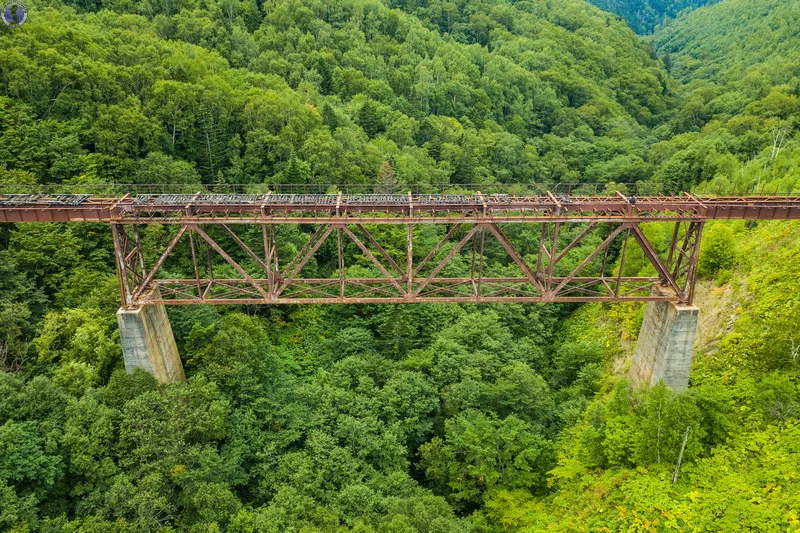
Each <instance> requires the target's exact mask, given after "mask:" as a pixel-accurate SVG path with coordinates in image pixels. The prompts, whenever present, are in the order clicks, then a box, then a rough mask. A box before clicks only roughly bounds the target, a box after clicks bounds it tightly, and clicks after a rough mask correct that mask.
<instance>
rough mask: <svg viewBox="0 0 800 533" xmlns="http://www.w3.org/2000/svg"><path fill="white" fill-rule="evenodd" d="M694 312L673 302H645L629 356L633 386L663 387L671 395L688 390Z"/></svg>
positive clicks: (694, 324) (691, 306)
mask: <svg viewBox="0 0 800 533" xmlns="http://www.w3.org/2000/svg"><path fill="white" fill-rule="evenodd" d="M697 314H698V309H697V307H695V306H693V305H681V304H676V303H673V302H649V303H648V304H647V309H646V310H645V313H644V322H642V329H641V331H640V332H639V340H638V342H637V343H636V350H635V351H634V353H633V363H632V364H631V371H630V378H631V380H632V381H633V383H634V384H635V385H639V384H642V383H649V384H651V385H654V384H656V383H657V382H658V381H664V383H665V384H666V385H667V386H668V387H669V388H670V389H672V390H673V391H676V392H678V391H683V390H686V389H687V388H688V387H689V369H690V367H691V366H692V355H693V352H694V338H695V334H696V333H697Z"/></svg>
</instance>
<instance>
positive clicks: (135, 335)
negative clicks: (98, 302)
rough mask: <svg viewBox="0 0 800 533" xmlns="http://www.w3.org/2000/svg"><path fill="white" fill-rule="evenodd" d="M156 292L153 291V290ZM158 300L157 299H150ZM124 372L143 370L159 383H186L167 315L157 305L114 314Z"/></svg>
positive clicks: (137, 307) (164, 310)
mask: <svg viewBox="0 0 800 533" xmlns="http://www.w3.org/2000/svg"><path fill="white" fill-rule="evenodd" d="M156 290H157V289H156ZM153 296H154V297H157V298H156V299H158V298H160V295H153ZM117 323H118V324H119V335H120V340H121V341H122V356H123V357H124V359H125V370H127V371H128V372H132V371H133V369H134V368H137V367H138V368H143V369H145V370H147V371H148V372H150V373H152V374H153V376H155V378H156V379H157V380H158V381H159V382H161V383H169V382H172V381H186V375H185V374H184V372H183V364H182V363H181V358H180V355H179V354H178V347H177V345H176V344H175V337H174V335H173V334H172V326H170V323H169V318H168V317H167V311H166V309H165V308H164V306H163V305H160V304H146V305H138V306H135V307H132V308H124V307H123V308H121V309H120V310H119V311H117Z"/></svg>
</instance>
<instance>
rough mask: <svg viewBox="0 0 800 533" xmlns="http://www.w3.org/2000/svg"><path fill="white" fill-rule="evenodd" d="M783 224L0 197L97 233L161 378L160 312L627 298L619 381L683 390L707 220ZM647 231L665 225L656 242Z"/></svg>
mask: <svg viewBox="0 0 800 533" xmlns="http://www.w3.org/2000/svg"><path fill="white" fill-rule="evenodd" d="M790 219H795V220H796V219H800V197H796V196H741V197H722V196H715V197H704V196H702V197H701V196H694V195H690V194H683V195H679V196H677V195H676V196H628V195H625V194H622V193H619V192H617V193H616V194H612V195H590V196H578V195H567V194H555V193H552V192H549V191H544V192H542V193H540V194H523V195H511V194H481V193H480V192H477V191H475V192H472V193H464V194H456V193H442V194H439V193H411V192H409V193H405V194H374V193H372V194H345V193H343V192H337V193H334V194H285V193H276V192H266V193H263V194H245V193H237V194H215V193H208V192H196V193H192V194H174V193H173V194H136V195H131V194H125V195H119V196H103V195H92V194H52V193H51V194H48V193H28V194H3V193H0V223H15V222H51V223H53V222H55V223H77V222H84V223H86V222H91V223H106V224H109V225H110V227H111V233H112V235H113V242H114V251H115V259H116V268H117V275H118V278H119V290H120V301H121V305H122V307H121V309H120V311H119V312H118V322H119V327H120V334H121V339H122V346H123V354H124V358H125V365H126V368H128V369H129V370H130V369H132V368H134V367H137V366H141V367H144V368H146V369H148V370H150V371H152V372H153V373H154V374H155V376H156V377H157V378H158V379H159V380H161V381H172V380H176V379H185V378H184V372H183V367H182V364H181V360H180V357H179V354H178V350H177V347H176V345H175V340H174V337H173V335H172V330H171V327H170V324H169V321H168V319H167V314H166V310H165V306H167V305H194V304H272V305H274V304H345V303H358V304H364V303H373V304H374V303H389V304H399V303H429V302H456V303H457V302H475V303H500V302H524V303H530V302H592V301H599V302H624V301H637V302H648V306H647V310H646V313H645V319H644V323H643V325H642V329H641V332H640V336H639V341H638V343H637V347H636V351H635V354H634V360H633V363H632V367H631V377H632V379H633V380H634V381H635V382H648V383H654V382H656V381H658V380H664V381H665V382H666V383H667V385H669V386H670V387H671V388H673V389H675V390H680V389H683V388H685V387H687V386H688V378H689V366H690V364H691V359H692V349H693V344H694V337H695V330H696V325H697V314H698V309H697V308H696V307H694V306H693V305H692V300H693V295H694V286H695V281H696V277H697V264H698V256H699V250H700V242H701V238H702V234H703V227H704V224H705V222H706V221H708V220H790ZM651 222H662V223H667V224H669V225H670V232H669V237H668V239H667V240H668V242H667V243H666V244H664V243H663V242H657V243H656V242H653V240H652V239H651V238H649V237H648V235H647V232H646V231H645V230H644V227H643V224H646V223H651ZM155 225H157V226H158V228H157V230H156V228H152V227H151V226H155ZM292 227H294V228H292ZM645 227H646V226H645ZM432 235H433V236H434V238H433V239H432V238H431V236H432ZM303 236H305V237H303ZM309 236H310V237H309ZM422 237H425V238H424V239H423V238H422ZM306 238H307V239H306ZM298 239H300V241H298ZM303 241H304V242H303ZM347 250H350V255H349V256H348V253H347ZM353 252H354V253H355V254H357V255H358V256H360V257H359V259H360V261H359V265H361V268H350V267H353V266H354V265H351V264H348V262H347V261H346V259H347V258H348V257H350V258H351V259H352V257H353ZM321 256H324V259H326V260H327V261H328V262H329V263H333V264H335V265H336V266H337V268H336V269H335V270H334V271H333V272H330V273H328V275H321V274H320V273H319V272H318V270H317V269H316V268H314V266H315V264H316V263H315V262H314V261H312V259H314V258H315V257H317V258H319V257H321ZM489 256H491V257H492V258H494V259H495V260H497V258H498V257H499V258H501V262H502V263H503V264H504V265H505V266H504V268H503V269H502V270H501V271H498V270H497V269H496V268H494V269H492V268H490V266H489V265H488V264H487V257H489ZM631 257H634V258H635V261H637V267H636V268H635V271H632V272H629V269H627V268H626V266H627V264H628V262H629V261H631ZM351 262H352V261H351ZM642 262H644V264H646V265H648V266H649V268H645V269H642V268H641V264H642ZM363 265H367V266H366V267H364V266H363ZM641 272H646V273H647V274H641Z"/></svg>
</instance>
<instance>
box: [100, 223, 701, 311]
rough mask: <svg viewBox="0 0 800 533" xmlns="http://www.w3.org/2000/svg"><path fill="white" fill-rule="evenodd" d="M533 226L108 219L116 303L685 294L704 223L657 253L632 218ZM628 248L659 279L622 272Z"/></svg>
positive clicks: (684, 227) (605, 298)
mask: <svg viewBox="0 0 800 533" xmlns="http://www.w3.org/2000/svg"><path fill="white" fill-rule="evenodd" d="M537 222H538V223H539V225H540V226H541V231H539V230H538V227H537V230H536V231H535V232H533V233H531V232H523V233H521V234H520V232H514V234H512V233H511V232H510V230H511V229H512V228H513V227H512V226H506V227H503V226H501V225H500V224H497V223H494V222H480V223H474V224H470V223H461V222H459V223H456V224H452V225H448V226H445V227H442V228H440V230H439V232H438V235H439V236H438V237H437V238H436V239H435V240H432V239H431V238H430V235H428V238H426V239H425V240H424V245H423V243H422V242H421V241H420V239H419V238H418V237H417V236H415V229H417V230H419V231H421V230H422V228H417V227H416V226H415V225H414V224H409V225H408V227H407V230H405V231H403V233H407V234H406V235H404V236H403V237H402V239H401V240H398V235H397V233H398V232H396V231H395V232H388V233H387V232H386V231H384V230H382V229H381V228H382V227H383V226H380V225H374V226H365V225H362V224H351V223H342V222H339V221H337V222H336V223H318V224H316V225H315V227H314V228H313V234H311V235H309V234H308V233H306V238H307V239H308V240H306V241H305V243H304V244H303V245H302V246H299V247H298V246H296V245H294V244H290V242H287V241H285V240H283V241H282V240H281V239H278V238H277V237H276V231H275V230H276V229H280V227H279V226H276V225H269V224H262V225H261V228H260V231H259V230H258V227H257V226H256V227H252V226H250V227H248V226H233V225H227V224H223V223H220V222H215V223H213V224H204V225H200V224H195V223H181V224H179V225H176V226H172V228H173V229H174V231H172V232H170V233H168V234H167V235H164V234H163V233H162V234H160V237H159V238H158V239H157V241H156V242H152V241H151V242H148V243H147V244H146V245H145V244H143V242H142V237H141V235H142V233H141V232H139V229H138V228H139V227H140V225H139V224H131V223H119V222H115V223H112V224H111V225H112V229H113V233H114V245H115V251H116V253H115V256H116V258H117V269H118V272H119V279H120V296H121V299H122V302H123V305H141V304H147V303H163V304H169V305H189V304H332V303H429V302H487V303H488V302H590V301H597V302H616V301H676V302H689V301H690V300H691V297H692V292H693V286H694V281H695V277H696V265H697V257H698V256H697V250H698V249H699V244H700V240H699V237H700V234H701V231H702V225H703V224H704V223H703V222H698V221H692V220H688V221H677V222H676V223H675V229H674V231H673V232H672V239H671V242H670V244H669V247H668V249H667V251H665V252H663V253H660V252H659V251H658V250H657V249H656V247H655V246H654V245H653V244H652V243H651V242H650V241H649V240H648V237H647V236H646V235H645V233H644V232H643V231H642V230H641V228H640V227H639V224H638V223H637V222H630V221H619V220H617V221H613V222H602V223H601V222H588V223H587V222H574V223H572V226H573V227H572V228H569V227H567V226H565V223H562V222H555V223H553V222H548V221H537ZM576 226H580V227H576ZM570 229H572V230H573V231H570V232H569V235H570V239H569V240H568V242H566V243H564V242H560V241H559V233H561V235H567V231H568V230H570ZM531 234H533V235H536V236H538V237H539V241H538V242H531ZM521 236H523V237H524V238H521ZM159 243H160V244H159ZM635 247H639V248H640V250H641V253H640V254H639V255H638V261H642V258H643V259H644V260H645V261H646V262H647V263H648V264H650V265H652V266H653V270H654V272H655V273H656V274H655V275H640V276H639V275H637V276H632V275H629V274H626V273H625V269H626V262H625V261H626V257H630V256H631V249H632V248H635ZM298 248H299V249H298ZM348 248H349V253H348ZM144 250H148V253H144ZM620 250H621V252H620ZM523 251H527V252H528V253H527V254H525V253H523ZM531 251H534V252H533V253H531ZM279 256H280V260H279ZM489 256H491V257H492V261H493V267H492V268H494V271H493V272H489V271H487V264H488V260H487V258H488V257H489ZM353 258H356V259H357V260H358V268H356V269H355V270H352V269H351V268H350V267H353V266H354V265H351V264H348V261H352V260H353ZM316 259H322V262H321V263H317V261H316ZM617 259H619V260H617ZM320 264H327V265H330V267H329V268H331V269H333V270H332V271H329V272H328V275H327V277H326V276H319V272H318V270H319V268H320ZM333 265H336V266H335V267H334V266H333ZM498 265H504V266H502V267H498ZM615 265H617V266H615ZM497 268H501V270H502V272H503V274H502V275H498V273H499V272H498V271H497ZM639 268H641V264H639V265H638V266H637V269H639ZM365 272H371V273H373V275H372V276H365V275H364V273H365ZM450 272H457V274H456V275H454V274H450ZM155 287H157V288H158V289H159V291H156V292H155V294H160V295H161V296H160V298H159V299H158V300H153V299H152V298H153V297H152V294H154V291H151V290H150V289H152V288H155Z"/></svg>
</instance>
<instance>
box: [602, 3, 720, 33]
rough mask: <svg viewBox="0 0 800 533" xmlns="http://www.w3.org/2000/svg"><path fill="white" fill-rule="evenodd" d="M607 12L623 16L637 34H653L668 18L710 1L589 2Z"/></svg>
mask: <svg viewBox="0 0 800 533" xmlns="http://www.w3.org/2000/svg"><path fill="white" fill-rule="evenodd" d="M589 2H590V3H592V4H594V5H596V6H597V7H599V8H601V9H605V10H606V11H611V12H612V13H616V14H617V15H619V16H621V17H622V18H623V19H625V21H626V22H627V23H628V24H630V26H631V28H632V29H633V31H635V32H636V33H651V32H652V31H653V30H654V29H655V27H656V26H658V25H659V24H662V23H663V22H664V20H665V19H667V18H675V17H676V16H677V15H678V13H681V12H682V11H684V10H688V9H695V8H698V7H700V6H703V5H705V4H707V3H709V0H677V1H674V0H589Z"/></svg>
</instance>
